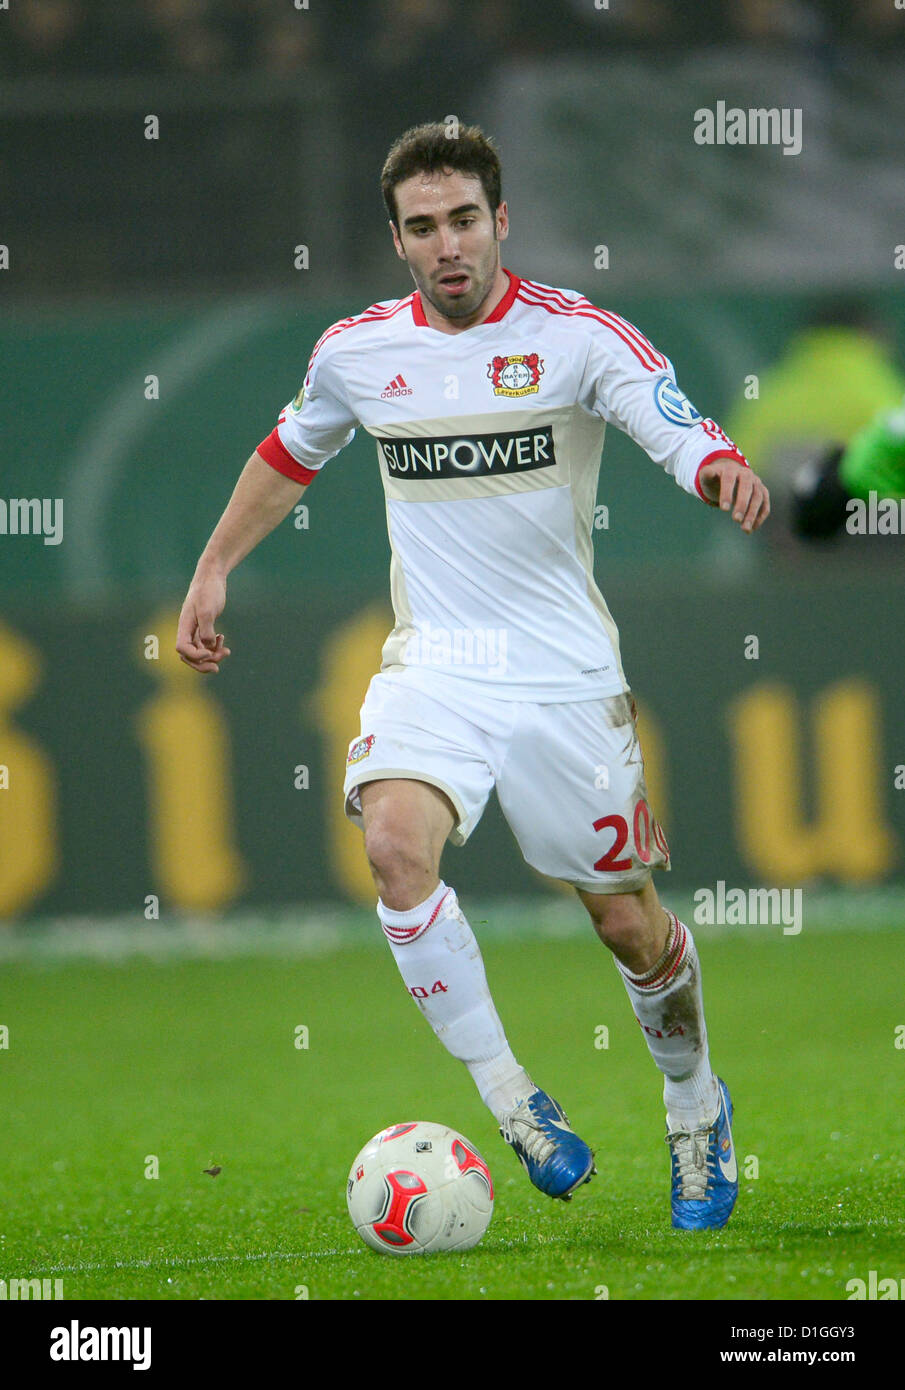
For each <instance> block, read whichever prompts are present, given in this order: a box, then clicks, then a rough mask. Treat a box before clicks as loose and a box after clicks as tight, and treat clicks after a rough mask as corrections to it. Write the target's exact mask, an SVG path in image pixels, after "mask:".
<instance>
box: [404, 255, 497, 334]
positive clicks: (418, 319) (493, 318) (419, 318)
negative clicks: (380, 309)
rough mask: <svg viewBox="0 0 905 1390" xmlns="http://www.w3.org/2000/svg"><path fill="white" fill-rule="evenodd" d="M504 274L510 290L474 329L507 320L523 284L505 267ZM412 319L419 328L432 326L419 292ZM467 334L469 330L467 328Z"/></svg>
mask: <svg viewBox="0 0 905 1390" xmlns="http://www.w3.org/2000/svg"><path fill="white" fill-rule="evenodd" d="M503 274H504V275H508V276H509V288H508V290H507V291H506V293H505V294H504V295H503V298H502V299H501V300H500V302H499V304H498V305H497V306H496V308H495V309H494V311H493V313H492V314H488V315H487V318H486V319H482V320H481V322H480V323H475V324H472V327H473V328H482V327H483V326H484V324H485V323H499V321H500V319H502V318H505V317H506V315H507V314H508V312H509V310H510V309H511V308H512V305H513V304H514V302H515V296H516V295H517V294H518V291H519V285H520V284H521V283H522V282H521V279H520V278H519V276H518V275H513V273H512V271H511V270H507V269H506V267H505V266H503ZM412 318H413V319H414V321H415V326H416V327H417V328H430V324H429V323H428V321H427V319H426V317H425V314H424V309H423V308H422V305H421V295H420V293H419V291H418V290H415V293H414V294H413V295H412ZM434 332H439V330H438V329H435V330H434ZM465 332H466V333H467V332H469V330H468V329H467V328H466V329H465Z"/></svg>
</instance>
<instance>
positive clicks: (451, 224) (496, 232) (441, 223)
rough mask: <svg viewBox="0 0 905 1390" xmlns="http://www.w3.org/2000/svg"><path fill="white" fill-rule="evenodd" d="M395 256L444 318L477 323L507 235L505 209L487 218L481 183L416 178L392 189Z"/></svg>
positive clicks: (458, 177) (446, 176)
mask: <svg viewBox="0 0 905 1390" xmlns="http://www.w3.org/2000/svg"><path fill="white" fill-rule="evenodd" d="M395 193H396V212H397V216H398V218H399V230H398V232H397V230H396V228H395V227H393V228H392V231H393V241H394V243H395V246H396V251H397V253H398V255H399V256H401V257H402V259H403V260H404V261H407V262H408V266H409V269H410V270H411V272H412V278H413V279H414V281H415V284H416V285H417V287H418V290H419V291H420V293H421V296H422V299H426V300H428V301H429V302H430V303H431V304H432V305H433V306H434V308H435V309H436V310H438V312H439V313H441V314H442V315H444V317H446V318H448V319H451V320H453V321H455V322H456V323H457V324H458V325H460V326H463V321H465V322H467V321H468V320H469V319H475V320H477V319H478V318H480V316H481V306H482V305H483V303H484V301H485V299H486V298H487V296H488V295H489V294H490V292H491V290H492V288H493V286H494V281H495V279H496V277H497V275H498V274H499V269H500V242H501V241H503V240H505V238H506V237H507V236H508V234H509V220H508V214H507V210H506V204H505V203H501V204H500V206H499V207H498V208H497V211H496V216H495V217H494V215H493V214H492V213H491V211H490V208H489V206H488V204H487V197H486V194H485V193H484V189H483V187H482V185H481V180H480V179H479V178H477V177H473V176H472V175H470V174H460V173H455V172H452V171H451V172H448V173H442V174H440V173H438V174H416V175H415V176H414V177H413V178H410V179H405V180H404V182H402V183H399V184H397V185H396V189H395Z"/></svg>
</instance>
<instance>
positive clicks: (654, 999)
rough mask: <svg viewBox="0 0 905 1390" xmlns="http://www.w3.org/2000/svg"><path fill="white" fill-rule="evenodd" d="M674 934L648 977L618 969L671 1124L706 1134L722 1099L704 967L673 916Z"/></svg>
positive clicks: (687, 933) (686, 932) (689, 937)
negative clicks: (706, 1007) (712, 1061)
mask: <svg viewBox="0 0 905 1390" xmlns="http://www.w3.org/2000/svg"><path fill="white" fill-rule="evenodd" d="M669 918H670V932H669V937H668V938H667V942H666V948H665V950H664V952H663V954H662V956H661V957H660V959H659V960H658V961H656V962H655V963H654V965H652V966H651V968H650V970H648V971H646V972H645V973H644V974H643V975H632V974H630V973H629V971H628V970H626V969H625V967H624V966H623V965H620V963H619V961H618V960H617V961H616V965H617V967H618V969H619V973H620V974H621V976H622V978H623V981H624V983H625V988H626V990H627V991H628V996H629V998H630V999H631V1001H632V1007H633V1009H634V1011H635V1017H636V1019H637V1020H638V1022H639V1023H640V1024H641V1028H642V1030H643V1032H644V1037H645V1040H646V1042H647V1045H648V1048H649V1049H650V1054H651V1056H652V1057H653V1059H654V1061H655V1062H656V1064H657V1066H658V1067H659V1068H660V1070H661V1071H662V1072H663V1075H664V1078H665V1079H664V1083H663V1100H664V1102H665V1104H666V1110H667V1115H666V1124H667V1128H668V1129H669V1130H670V1132H672V1131H673V1130H677V1129H701V1128H704V1127H705V1126H706V1125H710V1124H712V1123H713V1121H714V1120H715V1119H716V1116H717V1113H718V1111H719V1107H720V1094H719V1087H718V1085H717V1080H716V1077H715V1076H714V1074H713V1070H712V1068H711V1065H710V1053H709V1049H708V1047H707V1027H706V1024H705V1022H704V1001H703V996H702V993H701V967H700V962H699V961H698V953H697V950H696V948H695V944H694V938H693V936H692V934H691V932H690V931H689V930H688V928H687V927H686V926H685V924H684V922H680V921H679V919H678V917H676V915H675V914H674V913H672V912H670V913H669Z"/></svg>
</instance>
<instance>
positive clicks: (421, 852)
mask: <svg viewBox="0 0 905 1390" xmlns="http://www.w3.org/2000/svg"><path fill="white" fill-rule="evenodd" d="M365 854H366V855H367V858H368V863H369V864H370V866H371V873H372V875H373V877H374V882H375V884H376V885H377V890H378V892H379V893H380V896H381V898H382V899H383V900H384V902H385V903H386V904H387V906H388V907H393V908H397V909H398V910H399V911H405V910H406V909H408V908H409V907H414V906H415V905H416V904H417V903H419V902H421V901H422V900H423V898H424V896H425V894H424V892H423V891H422V889H423V885H424V884H425V882H427V881H428V880H430V878H431V877H435V876H436V866H435V865H434V864H433V856H432V854H431V851H430V847H429V846H428V845H426V844H423V843H422V842H421V841H420V839H418V838H413V836H412V834H411V832H410V831H408V830H406V829H404V828H403V827H399V826H394V825H392V824H386V823H384V824H381V823H378V824H376V825H372V826H369V828H368V831H367V833H366V835H365ZM412 894H415V895H416V896H415V897H414V898H413V899H412V901H411V902H408V901H404V900H405V899H407V898H409V897H412Z"/></svg>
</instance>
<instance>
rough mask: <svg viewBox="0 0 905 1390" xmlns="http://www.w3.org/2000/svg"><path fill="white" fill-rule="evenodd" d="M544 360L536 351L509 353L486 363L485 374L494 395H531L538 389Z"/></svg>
mask: <svg viewBox="0 0 905 1390" xmlns="http://www.w3.org/2000/svg"><path fill="white" fill-rule="evenodd" d="M543 372H544V361H543V358H542V357H538V355H537V353H536V352H529V353H528V355H527V356H525V355H524V354H522V353H510V355H509V356H508V357H495V358H494V359H493V361H492V362H488V363H487V375H488V376H489V377H490V380H491V381H492V382H493V394H494V395H495V396H531V395H533V394H534V392H535V391H539V390H540V379H541V377H542V376H543Z"/></svg>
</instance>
